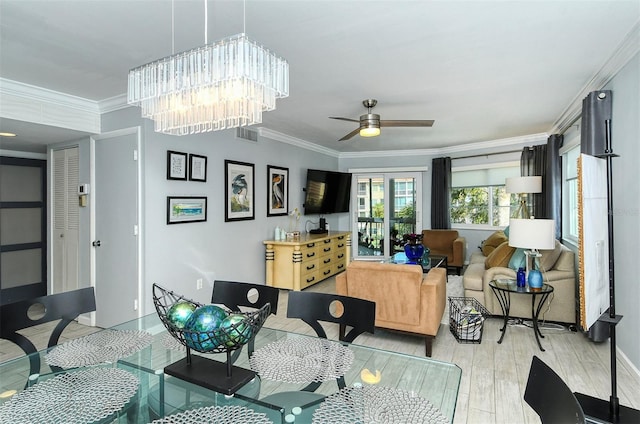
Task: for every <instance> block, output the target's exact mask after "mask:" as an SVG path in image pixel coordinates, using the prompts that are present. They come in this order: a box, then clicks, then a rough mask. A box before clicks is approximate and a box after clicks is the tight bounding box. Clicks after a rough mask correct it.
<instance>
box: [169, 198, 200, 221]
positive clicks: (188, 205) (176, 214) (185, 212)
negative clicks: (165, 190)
mask: <svg viewBox="0 0 640 424" xmlns="http://www.w3.org/2000/svg"><path fill="white" fill-rule="evenodd" d="M206 220H207V198H206V197H193V196H167V224H184V223H187V222H202V221H206Z"/></svg>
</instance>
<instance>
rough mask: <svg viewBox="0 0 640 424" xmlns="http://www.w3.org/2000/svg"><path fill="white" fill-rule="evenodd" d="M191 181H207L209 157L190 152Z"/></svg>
mask: <svg viewBox="0 0 640 424" xmlns="http://www.w3.org/2000/svg"><path fill="white" fill-rule="evenodd" d="M189 181H202V182H206V181H207V157H206V156H200V155H194V154H189Z"/></svg>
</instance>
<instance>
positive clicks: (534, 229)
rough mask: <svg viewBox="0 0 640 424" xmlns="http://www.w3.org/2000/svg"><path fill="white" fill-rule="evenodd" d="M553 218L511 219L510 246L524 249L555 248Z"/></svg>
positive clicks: (554, 224)
mask: <svg viewBox="0 0 640 424" xmlns="http://www.w3.org/2000/svg"><path fill="white" fill-rule="evenodd" d="M555 234H556V223H555V221H554V220H553V219H533V218H532V219H510V220H509V246H511V247H520V248H523V249H547V250H548V249H553V248H555V246H556V237H555Z"/></svg>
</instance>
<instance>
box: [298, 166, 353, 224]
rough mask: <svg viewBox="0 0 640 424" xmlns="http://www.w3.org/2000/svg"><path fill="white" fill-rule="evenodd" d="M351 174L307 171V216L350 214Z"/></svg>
mask: <svg viewBox="0 0 640 424" xmlns="http://www.w3.org/2000/svg"><path fill="white" fill-rule="evenodd" d="M350 198H351V174H350V173H347V172H336V171H322V170H319V169H309V170H307V186H306V189H305V199H304V213H305V215H313V214H321V215H322V214H329V213H340V212H349V201H350Z"/></svg>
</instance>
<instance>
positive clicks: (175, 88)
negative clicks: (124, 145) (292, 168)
mask: <svg viewBox="0 0 640 424" xmlns="http://www.w3.org/2000/svg"><path fill="white" fill-rule="evenodd" d="M205 33H206V29H205ZM287 96H289V63H288V62H287V61H286V60H284V59H282V58H281V57H278V56H276V55H275V54H274V53H273V52H271V51H270V50H268V49H267V48H265V47H264V46H262V45H260V44H258V43H256V42H254V41H252V40H250V39H249V38H248V37H247V36H246V35H245V34H244V33H241V34H237V35H233V36H231V37H227V38H223V39H221V40H218V41H216V42H214V43H212V44H207V43H206V39H205V45H204V46H202V47H198V48H195V49H192V50H188V51H185V52H182V53H177V54H174V55H172V56H169V57H165V58H163V59H159V60H156V61H154V62H151V63H148V64H146V65H142V66H139V67H137V68H134V69H132V70H130V71H129V87H128V93H127V103H129V104H131V105H136V106H140V107H141V108H142V116H143V117H145V118H150V119H152V120H153V121H154V123H155V131H156V132H161V133H165V134H171V135H186V134H196V133H201V132H208V131H217V130H223V129H227V128H235V127H239V126H247V125H253V124H259V123H261V122H262V112H264V111H270V110H274V109H275V108H276V99H278V98H283V97H287Z"/></svg>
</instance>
